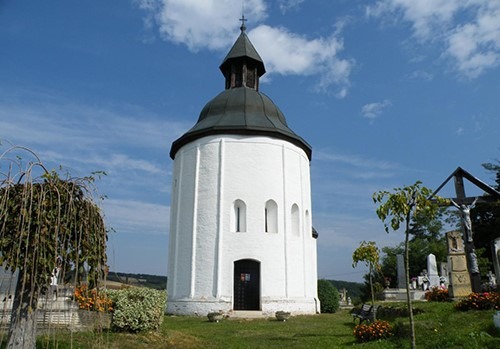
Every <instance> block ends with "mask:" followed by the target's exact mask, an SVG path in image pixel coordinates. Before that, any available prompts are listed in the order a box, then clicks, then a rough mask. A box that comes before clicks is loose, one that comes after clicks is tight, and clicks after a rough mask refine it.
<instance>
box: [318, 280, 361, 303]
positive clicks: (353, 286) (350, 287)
mask: <svg viewBox="0 0 500 349" xmlns="http://www.w3.org/2000/svg"><path fill="white" fill-rule="evenodd" d="M327 281H330V282H331V283H332V285H333V286H334V287H335V288H336V289H337V290H339V292H340V290H342V289H343V288H345V289H346V290H347V296H348V297H351V300H352V302H353V303H358V302H359V301H360V299H361V288H362V287H363V286H364V284H362V283H360V282H350V281H342V280H327Z"/></svg>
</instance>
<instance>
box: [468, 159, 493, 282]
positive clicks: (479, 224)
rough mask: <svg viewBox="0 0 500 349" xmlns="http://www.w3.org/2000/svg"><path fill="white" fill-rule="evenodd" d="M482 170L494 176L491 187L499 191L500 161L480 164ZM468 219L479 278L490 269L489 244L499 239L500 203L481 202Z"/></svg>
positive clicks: (491, 256) (491, 260)
mask: <svg viewBox="0 0 500 349" xmlns="http://www.w3.org/2000/svg"><path fill="white" fill-rule="evenodd" d="M482 166H483V168H484V169H486V170H487V171H488V172H490V173H491V174H493V175H494V178H495V180H494V181H495V183H494V184H492V185H491V186H492V187H493V188H494V189H496V190H497V191H500V161H499V160H497V161H496V163H485V164H482ZM470 218H471V221H472V226H473V227H474V245H475V247H476V254H477V256H478V263H479V270H480V271H481V276H482V277H483V278H485V277H486V274H487V273H488V271H489V270H490V268H491V262H493V260H494V257H493V254H492V249H491V247H490V245H491V242H492V241H493V240H495V239H497V238H499V237H500V201H498V200H497V201H496V202H482V203H478V204H476V207H475V208H474V209H473V210H471V214H470ZM483 256H484V258H483Z"/></svg>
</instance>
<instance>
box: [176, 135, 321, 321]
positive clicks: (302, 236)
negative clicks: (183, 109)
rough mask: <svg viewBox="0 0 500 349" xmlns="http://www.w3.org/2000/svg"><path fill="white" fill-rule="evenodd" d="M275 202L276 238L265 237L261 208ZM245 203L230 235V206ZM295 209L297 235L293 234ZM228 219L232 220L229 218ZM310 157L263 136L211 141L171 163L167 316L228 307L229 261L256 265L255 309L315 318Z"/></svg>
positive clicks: (273, 235) (182, 151)
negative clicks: (241, 224)
mask: <svg viewBox="0 0 500 349" xmlns="http://www.w3.org/2000/svg"><path fill="white" fill-rule="evenodd" d="M270 199H271V200H273V201H274V202H275V203H276V204H277V218H278V220H277V230H278V231H277V232H276V233H266V232H265V214H264V209H265V204H266V202H267V201H268V200H270ZM236 200H241V201H243V202H244V203H245V205H246V230H245V231H240V232H236V231H235V230H236V229H235V223H234V220H235V219H234V209H233V207H234V202H235V201H236ZM294 204H295V205H297V206H298V208H299V210H298V223H299V229H298V235H297V234H293V233H292V206H293V205H294ZM232 217H233V218H232ZM311 221H312V216H311V190H310V170H309V159H308V158H307V156H306V154H305V152H304V151H303V150H302V149H301V148H299V147H297V146H295V145H293V144H291V143H288V142H286V141H283V140H278V139H273V138H269V137H245V136H227V135H224V136H210V137H204V138H201V139H198V140H196V141H194V142H192V143H189V144H187V145H185V146H184V147H182V148H181V149H180V150H179V151H178V152H177V154H176V156H175V160H174V179H173V190H172V208H171V226H170V242H169V271H168V277H169V280H168V297H169V299H168V303H167V312H168V313H176V314H199V315H206V313H208V312H210V311H219V310H223V311H226V312H227V311H231V310H232V309H233V275H234V270H233V269H234V262H235V261H237V260H241V259H252V260H256V261H259V262H260V266H261V272H260V278H261V279H260V287H261V290H260V293H261V310H262V311H263V312H264V313H270V314H271V313H274V312H275V311H277V310H286V311H291V312H293V313H295V314H298V313H305V314H314V313H315V312H316V311H317V310H319V303H318V302H317V300H316V298H317V290H316V285H317V268H316V240H315V239H314V238H312V233H311V229H312V227H311Z"/></svg>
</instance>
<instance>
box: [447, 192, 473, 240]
mask: <svg viewBox="0 0 500 349" xmlns="http://www.w3.org/2000/svg"><path fill="white" fill-rule="evenodd" d="M450 201H451V203H452V204H453V206H455V207H456V208H458V209H459V210H460V216H461V217H462V223H463V227H464V230H465V236H466V238H467V241H468V242H472V222H471V219H470V210H471V209H473V208H474V207H475V205H476V201H477V198H475V199H474V201H473V202H472V204H471V205H470V206H467V205H465V204H461V205H459V204H457V203H456V202H455V201H453V200H451V199H450Z"/></svg>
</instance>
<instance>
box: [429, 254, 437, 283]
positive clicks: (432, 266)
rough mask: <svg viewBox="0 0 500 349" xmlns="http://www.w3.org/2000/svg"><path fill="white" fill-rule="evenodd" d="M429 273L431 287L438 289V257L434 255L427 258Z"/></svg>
mask: <svg viewBox="0 0 500 349" xmlns="http://www.w3.org/2000/svg"><path fill="white" fill-rule="evenodd" d="M427 273H428V277H429V287H438V286H439V274H438V271H437V263H436V256H435V255H433V254H432V253H431V254H429V255H428V256H427Z"/></svg>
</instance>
